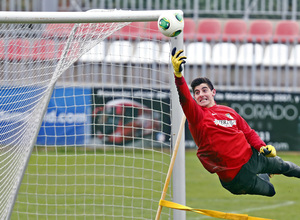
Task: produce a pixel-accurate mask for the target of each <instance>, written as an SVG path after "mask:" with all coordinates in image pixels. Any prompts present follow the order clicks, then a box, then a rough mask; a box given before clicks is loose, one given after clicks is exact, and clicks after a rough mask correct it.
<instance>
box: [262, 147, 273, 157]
mask: <svg viewBox="0 0 300 220" xmlns="http://www.w3.org/2000/svg"><path fill="white" fill-rule="evenodd" d="M259 152H260V153H261V154H262V155H264V156H266V157H276V149H275V147H273V146H272V145H267V146H262V147H261V148H260V150H259Z"/></svg>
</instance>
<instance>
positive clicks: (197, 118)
mask: <svg viewBox="0 0 300 220" xmlns="http://www.w3.org/2000/svg"><path fill="white" fill-rule="evenodd" d="M175 78H176V80H175V83H176V86H177V90H178V94H179V99H180V104H181V106H182V108H183V111H184V113H185V115H186V118H187V120H188V124H189V130H190V132H191V134H192V136H193V139H194V141H195V143H196V145H197V146H198V150H197V156H198V158H199V160H200V161H201V163H202V165H203V166H204V168H205V169H206V170H208V171H209V172H210V173H217V174H218V176H219V178H220V179H221V180H223V181H231V180H232V179H233V178H234V177H235V176H236V174H237V173H238V172H239V170H240V169H241V167H242V166H243V165H244V164H245V163H247V162H248V160H249V159H250V157H251V156H252V149H251V146H252V147H254V148H255V149H257V150H258V151H259V149H260V147H261V146H265V145H266V144H265V143H264V142H263V141H262V140H261V139H260V137H259V136H258V134H257V133H256V132H255V131H254V130H253V129H251V128H250V126H249V125H248V124H247V122H246V121H245V120H244V119H243V118H242V117H241V116H240V115H239V114H238V113H237V112H236V111H235V110H234V109H232V108H230V107H227V106H224V105H217V104H216V105H214V106H212V107H210V108H207V107H201V106H200V105H198V104H197V103H196V101H195V100H194V99H193V97H192V95H191V93H190V90H189V88H188V86H187V84H186V81H185V79H184V77H181V78H177V77H175Z"/></svg>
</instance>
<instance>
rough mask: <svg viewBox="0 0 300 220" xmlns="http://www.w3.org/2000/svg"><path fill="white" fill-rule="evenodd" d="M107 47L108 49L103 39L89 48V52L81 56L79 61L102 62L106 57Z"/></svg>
mask: <svg viewBox="0 0 300 220" xmlns="http://www.w3.org/2000/svg"><path fill="white" fill-rule="evenodd" d="M105 49H106V43H105V42H104V41H101V42H100V43H99V44H97V45H96V46H95V47H93V48H92V49H91V50H89V51H88V52H86V53H85V54H83V56H82V57H80V58H79V61H81V62H102V61H103V60H104V57H105Z"/></svg>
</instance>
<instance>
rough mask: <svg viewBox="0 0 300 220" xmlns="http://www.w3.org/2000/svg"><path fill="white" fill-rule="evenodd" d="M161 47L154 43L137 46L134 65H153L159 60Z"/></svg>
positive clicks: (147, 42)
mask: <svg viewBox="0 0 300 220" xmlns="http://www.w3.org/2000/svg"><path fill="white" fill-rule="evenodd" d="M159 53H160V49H159V45H158V43H157V42H154V41H141V42H138V43H137V44H136V48H135V50H134V54H133V56H132V58H131V62H132V63H145V64H149V63H153V62H157V61H158V58H159Z"/></svg>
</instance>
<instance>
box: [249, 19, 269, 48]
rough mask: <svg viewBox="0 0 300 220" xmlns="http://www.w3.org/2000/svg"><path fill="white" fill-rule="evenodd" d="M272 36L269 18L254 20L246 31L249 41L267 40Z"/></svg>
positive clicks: (260, 41)
mask: <svg viewBox="0 0 300 220" xmlns="http://www.w3.org/2000/svg"><path fill="white" fill-rule="evenodd" d="M272 37H273V24H272V22H271V21H269V20H255V21H253V22H252V23H251V24H250V27H249V32H248V41H249V42H257V43H262V42H269V41H271V40H272Z"/></svg>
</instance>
